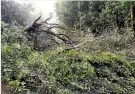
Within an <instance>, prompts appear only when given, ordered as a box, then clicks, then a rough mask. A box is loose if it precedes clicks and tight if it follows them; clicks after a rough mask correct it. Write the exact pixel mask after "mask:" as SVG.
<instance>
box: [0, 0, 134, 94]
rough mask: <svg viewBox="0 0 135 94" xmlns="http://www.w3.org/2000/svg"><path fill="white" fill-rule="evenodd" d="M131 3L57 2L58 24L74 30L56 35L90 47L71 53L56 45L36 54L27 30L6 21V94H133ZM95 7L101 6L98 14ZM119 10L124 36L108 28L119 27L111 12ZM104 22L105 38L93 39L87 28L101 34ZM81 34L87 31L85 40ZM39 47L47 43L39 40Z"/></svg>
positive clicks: (3, 26) (3, 51)
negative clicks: (66, 36) (64, 35)
mask: <svg viewBox="0 0 135 94" xmlns="http://www.w3.org/2000/svg"><path fill="white" fill-rule="evenodd" d="M2 2H5V1H2ZM8 3H10V2H8ZM129 3H130V2H122V1H121V2H109V1H108V2H105V1H104V2H92V1H91V2H86V1H83V2H79V1H68V2H67V1H59V2H58V3H57V7H58V8H57V10H56V11H57V13H58V16H59V18H61V20H60V21H61V22H62V23H63V25H64V24H65V25H66V26H67V27H69V28H74V30H71V31H68V30H60V29H59V30H57V31H58V32H63V33H64V34H66V35H68V36H69V37H71V38H74V39H73V40H74V41H76V43H77V44H81V43H83V42H84V41H86V42H84V43H83V45H80V46H79V47H78V48H77V47H76V48H73V49H68V50H65V49H66V48H67V47H68V46H67V45H64V44H63V43H61V42H60V43H61V44H60V45H52V47H50V46H49V47H50V48H47V47H48V46H46V47H45V49H44V50H42V51H38V50H36V49H34V45H35V44H34V42H33V41H32V40H31V41H29V40H28V37H29V36H28V33H27V32H26V31H25V30H24V29H25V28H24V27H23V25H22V27H18V26H17V27H18V28H15V27H9V26H8V24H10V23H7V22H6V21H5V20H2V21H1V30H2V32H1V35H2V37H1V42H2V44H1V45H2V47H1V54H2V55H1V57H2V60H1V68H2V69H1V76H2V78H1V80H2V93H3V94H8V93H9V94H134V93H135V48H134V46H135V45H134V43H135V41H134V34H133V32H132V29H131V28H132V27H130V23H129V22H128V20H127V19H130V17H129V15H128V13H127V12H130V10H128V9H129V8H128V5H129ZM6 4H7V3H6ZM59 4H60V5H59ZM78 5H81V8H80V9H81V10H78V9H77V8H78ZM96 6H99V9H98V8H96ZM88 7H89V8H88ZM114 7H115V8H114ZM61 9H62V10H61ZM111 10H113V11H111ZM117 10H119V12H122V14H120V15H121V16H124V18H123V19H124V25H125V26H124V27H120V28H121V30H122V31H124V33H123V34H120V33H119V31H121V30H119V29H116V28H118V26H114V27H113V29H112V28H110V27H109V26H112V24H114V23H115V22H111V20H113V21H115V20H114V19H115V18H114V17H113V16H114V15H112V14H111V13H110V12H113V13H114V12H115V11H117ZM121 10H123V11H121ZM78 12H79V13H81V14H83V15H81V17H83V19H84V20H81V24H83V27H81V28H80V27H79V25H80V24H79V19H80V18H79V17H80V16H77V15H79V14H78ZM125 13H126V14H125ZM71 14H72V15H71ZM2 15H3V14H2ZM69 15H70V16H69ZM75 15H76V16H75ZM95 15H98V16H95ZM103 15H105V16H103ZM111 15H112V16H111ZM106 16H107V17H106ZM19 17H20V16H19ZM76 17H78V18H76ZM71 20H72V21H71ZM102 20H103V21H102ZM104 21H106V22H107V23H108V24H102V25H104V26H105V28H104V29H102V30H103V31H105V30H106V31H107V32H104V33H102V36H98V37H96V38H95V36H94V35H93V33H92V30H90V31H89V29H88V28H89V27H93V26H94V27H96V28H97V25H96V24H98V23H102V22H104ZM70 22H71V23H70ZM126 22H127V24H125V23H126ZM88 23H90V24H92V25H90V24H88ZM11 25H12V24H11ZM128 25H129V26H128ZM75 27H76V28H75ZM101 27H102V26H101ZM82 28H87V29H88V30H86V31H83V34H82V33H81V32H82V31H81V29H82ZM106 28H108V29H106ZM111 30H112V31H111ZM67 31H68V32H67ZM99 31H100V30H99ZM99 31H98V32H99ZM101 32H102V31H101ZM89 40H90V41H89ZM46 41H47V37H46ZM39 42H40V43H44V42H45V41H43V39H42V38H41V37H40V41H39ZM37 43H38V42H37ZM39 47H40V46H39ZM52 48H53V49H52ZM5 89H6V90H5Z"/></svg>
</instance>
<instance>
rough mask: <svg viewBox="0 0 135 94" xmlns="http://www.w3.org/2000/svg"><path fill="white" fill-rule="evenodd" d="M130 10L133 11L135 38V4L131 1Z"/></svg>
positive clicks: (132, 21) (132, 24) (132, 19)
mask: <svg viewBox="0 0 135 94" xmlns="http://www.w3.org/2000/svg"><path fill="white" fill-rule="evenodd" d="M130 12H131V28H132V30H133V34H134V38H135V4H134V3H133V2H131V5H130Z"/></svg>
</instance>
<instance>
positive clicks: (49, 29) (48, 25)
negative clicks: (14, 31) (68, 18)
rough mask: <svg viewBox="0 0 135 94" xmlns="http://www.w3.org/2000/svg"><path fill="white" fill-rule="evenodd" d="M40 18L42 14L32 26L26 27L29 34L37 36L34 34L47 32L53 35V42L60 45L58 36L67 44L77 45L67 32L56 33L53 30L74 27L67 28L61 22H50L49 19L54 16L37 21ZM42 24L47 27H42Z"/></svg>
mask: <svg viewBox="0 0 135 94" xmlns="http://www.w3.org/2000/svg"><path fill="white" fill-rule="evenodd" d="M40 18H41V16H40V17H38V18H37V19H36V20H35V21H34V22H33V24H32V25H31V26H29V27H28V28H27V29H25V31H27V33H28V35H29V36H31V37H32V38H35V37H34V36H33V34H35V35H36V34H37V33H40V32H45V33H46V34H47V35H48V36H50V37H51V39H52V40H53V42H55V43H56V44H57V45H59V43H58V42H57V40H56V38H58V39H59V40H61V41H62V42H64V43H65V44H68V45H70V46H71V47H73V46H74V45H75V42H74V41H73V40H72V39H70V38H69V37H68V36H67V35H66V34H61V33H58V34H56V33H54V32H53V31H52V29H53V28H59V29H63V30H74V29H67V28H65V27H63V26H61V25H59V24H55V23H48V21H49V20H50V19H51V18H52V16H51V17H49V18H47V19H46V20H45V21H43V22H40V23H38V22H37V21H38V20H39V19H40ZM42 25H45V28H46V29H43V28H40V27H41V26H42ZM39 28H40V29H39Z"/></svg>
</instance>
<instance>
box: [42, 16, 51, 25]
mask: <svg viewBox="0 0 135 94" xmlns="http://www.w3.org/2000/svg"><path fill="white" fill-rule="evenodd" d="M51 18H52V16H50V17H49V18H47V19H46V20H45V21H43V22H41V23H47V21H48V20H50V19H51ZM47 24H48V23H47Z"/></svg>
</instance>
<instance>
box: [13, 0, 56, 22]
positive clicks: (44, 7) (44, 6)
mask: <svg viewBox="0 0 135 94" xmlns="http://www.w3.org/2000/svg"><path fill="white" fill-rule="evenodd" d="M14 1H16V2H18V3H26V4H28V3H32V4H33V6H34V8H35V12H33V13H35V14H38V13H42V17H43V18H45V19H46V18H48V17H49V14H50V13H52V19H51V22H55V21H56V14H55V3H56V2H57V0H14Z"/></svg>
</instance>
